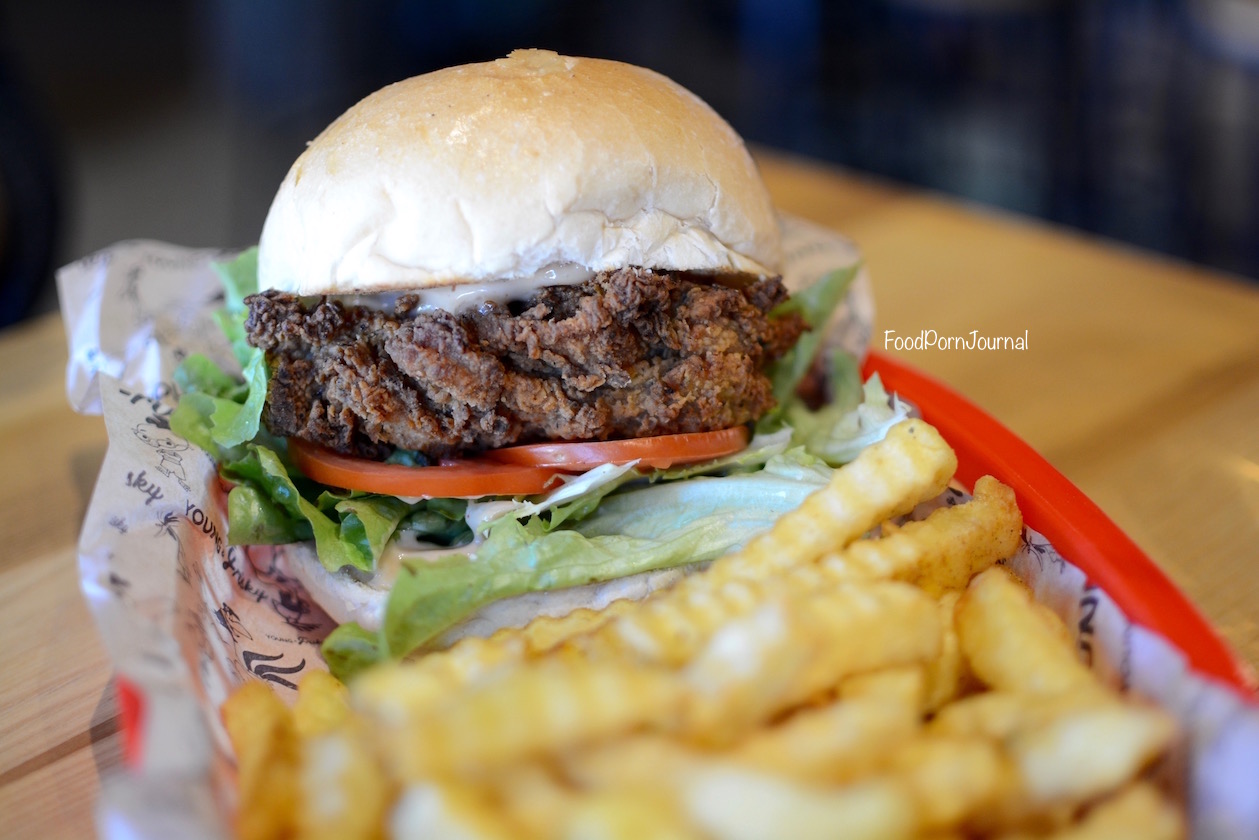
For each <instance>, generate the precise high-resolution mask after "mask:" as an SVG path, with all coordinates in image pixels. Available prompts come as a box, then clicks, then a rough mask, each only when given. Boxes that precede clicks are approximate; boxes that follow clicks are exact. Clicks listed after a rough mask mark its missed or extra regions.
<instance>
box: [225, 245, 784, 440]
mask: <svg viewBox="0 0 1259 840" xmlns="http://www.w3.org/2000/svg"><path fill="white" fill-rule="evenodd" d="M786 297H787V293H786V290H785V289H784V288H783V285H782V282H781V280H780V279H779V278H762V279H756V280H751V281H750V282H747V283H745V284H742V285H738V286H736V285H721V284H718V283H715V282H713V278H711V277H710V276H707V275H696V274H688V273H683V272H672V273H671V272H657V271H650V270H646V269H637V268H629V269H621V270H617V271H609V272H603V273H600V274H597V275H595V276H594V277H593V278H592V279H590V280H588V281H585V282H582V283H579V284H575V285H560V286H548V287H544V288H541V289H539V290H538V291H537V292H536V293H535V294H533V295H532V296H531V297H529V298H527V299H526V300H523V301H517V302H512V303H506V304H499V303H486V304H483V305H481V306H479V307H476V308H472V309H468V310H466V311H462V312H455V313H452V312H447V311H444V310H438V309H431V308H424V307H422V306H421V305H420V304H421V297H420V296H418V295H403V296H401V297H399V298H398V299H397V300H396V301H395V302H394V305H393V306H392V307H391V308H390V309H387V310H386V309H377V308H371V307H364V306H354V305H345V304H343V303H341V302H339V301H337V300H334V299H329V298H316V299H309V298H307V299H303V298H300V297H297V296H295V295H292V294H288V293H284V292H277V291H267V292H263V293H261V294H257V295H253V296H251V297H249V298H248V299H247V300H246V303H247V304H248V306H249V317H248V320H247V322H246V330H247V334H248V338H249V342H250V343H251V344H252V345H254V346H255V347H258V348H260V349H261V350H263V351H264V352H265V353H266V357H267V364H268V368H269V369H270V372H271V373H270V384H269V387H268V391H267V404H266V409H265V412H264V418H265V421H266V423H267V426H268V427H269V428H270V430H271V431H272V432H273V433H275V434H278V435H284V436H291V437H298V438H302V439H304V440H308V441H311V442H313V443H317V444H320V445H322V446H325V447H328V448H329V449H333V450H335V451H337V452H342V453H345V454H350V455H356V456H359V457H364V458H373V459H383V458H385V457H388V456H389V455H390V454H391V453H392V452H393V451H395V450H396V449H403V450H411V451H415V452H418V453H420V454H422V455H423V456H425V457H427V458H430V459H439V458H446V457H451V456H458V455H469V454H475V453H476V452H479V451H483V450H486V449H495V448H499V447H504V446H510V445H513V444H520V443H532V442H537V441H550V440H608V439H615V438H636V437H646V436H651V435H662V434H674V433H684V432H705V431H714V430H718V429H724V428H729V427H732V426H738V425H741V424H745V423H749V422H752V421H754V420H756V419H757V418H759V417H760V416H762V415H763V414H764V413H765V412H767V411H768V410H769V409H770V408H772V407H773V405H774V399H773V395H772V391H771V384H770V380H769V378H768V377H767V376H766V375H765V372H764V371H765V367H766V365H768V364H769V363H771V362H773V361H774V360H776V359H778V358H779V357H781V356H782V355H783V354H784V353H786V352H787V351H788V350H789V349H790V348H791V347H792V346H793V345H794V344H795V343H796V340H797V339H798V338H799V336H800V333H801V332H802V330H803V329H804V328H805V327H804V322H803V320H802V319H801V317H800V316H799V315H798V314H794V313H793V314H790V315H785V316H782V317H771V315H770V312H771V310H772V309H773V308H774V307H775V306H777V305H778V304H779V303H781V302H782V301H784V300H785V299H786Z"/></svg>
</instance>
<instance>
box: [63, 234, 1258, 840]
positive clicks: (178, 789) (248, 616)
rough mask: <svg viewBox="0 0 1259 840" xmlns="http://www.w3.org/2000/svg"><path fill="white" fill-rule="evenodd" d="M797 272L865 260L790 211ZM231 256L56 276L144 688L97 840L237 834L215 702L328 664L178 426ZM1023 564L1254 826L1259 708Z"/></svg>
mask: <svg viewBox="0 0 1259 840" xmlns="http://www.w3.org/2000/svg"><path fill="white" fill-rule="evenodd" d="M782 221H783V232H784V246H785V247H784V252H785V256H786V261H785V270H784V281H785V282H786V284H787V286H788V288H801V287H804V286H807V285H809V284H810V283H812V282H813V281H814V280H816V279H817V278H818V277H820V276H822V275H823V274H825V273H827V272H829V271H832V270H834V269H837V268H843V267H846V266H851V265H853V264H854V263H856V262H857V261H858V258H859V257H858V252H857V249H856V248H855V247H854V246H853V244H852V243H851V242H849V241H848V240H846V239H844V238H842V237H840V236H838V235H837V234H835V233H833V232H831V231H828V230H825V229H823V228H819V227H816V226H814V225H811V224H809V223H807V222H804V221H801V220H798V219H794V218H790V217H784V218H783V220H782ZM231 256H233V254H232V253H230V252H224V251H218V250H192V249H186V248H180V247H176V246H172V245H166V244H162V243H157V242H147V241H134V242H123V243H119V244H118V245H115V246H113V247H110V248H107V249H105V250H104V251H101V252H99V253H97V254H94V255H92V256H90V257H87V258H85V259H83V260H80V261H79V262H76V263H74V264H72V265H69V266H67V267H65V268H64V269H62V270H61V271H60V272H59V274H58V278H57V280H58V285H59V289H60V297H61V301H62V312H63V316H64V320H65V326H66V332H67V336H68V340H69V344H70V363H69V367H68V370H67V374H66V389H67V393H68V396H69V399H70V402H71V404H72V405H73V407H74V408H75V409H76V410H77V411H80V412H85V413H101V414H103V415H104V420H105V425H106V428H107V431H108V434H109V448H108V451H107V453H106V456H105V461H104V463H103V465H102V467H101V472H100V476H99V478H98V479H97V484H96V488H95V491H94V492H93V495H92V500H91V504H90V505H89V508H88V512H87V516H86V519H85V521H84V523H83V531H82V535H81V537H80V541H79V566H80V573H81V581H82V587H83V592H84V594H85V596H86V597H87V600H88V603H89V606H90V608H91V609H92V612H93V613H94V615H95V617H96V621H97V624H98V626H99V628H100V633H101V636H102V638H103V640H104V644H105V647H106V649H107V650H108V652H109V655H110V657H111V658H112V659H113V662H114V664H115V668H116V670H117V676H118V678H119V681H120V684H123V685H125V686H127V687H128V690H129V691H130V692H132V694H130V695H129V697H128V705H129V706H134V709H135V711H136V712H137V713H136V714H135V715H134V718H135V719H134V721H133V730H132V731H131V732H129V733H128V734H129V736H130V743H131V744H133V745H135V749H134V750H132V756H131V761H130V762H129V764H130V766H129V767H128V768H126V769H125V770H123V771H119V772H118V773H116V774H114V775H113V776H111V777H109V778H106V779H105V780H103V785H102V794H101V801H100V803H99V807H98V826H99V830H100V833H101V835H102V836H105V837H119V838H122V837H127V838H169V837H186V838H217V837H226V836H227V835H228V826H227V814H228V813H230V808H231V804H232V798H233V790H232V786H231V781H230V779H231V773H230V767H231V749H230V745H229V743H228V740H227V738H226V735H225V733H224V731H223V728H222V725H221V723H220V720H219V715H218V707H219V704H220V703H221V702H222V701H223V700H224V699H225V698H226V697H227V695H228V694H229V693H230V692H231V691H232V690H233V689H234V688H235V687H236V686H238V685H240V684H241V683H243V682H244V681H246V680H265V681H267V682H269V683H270V684H271V685H272V687H273V688H274V689H275V690H276V691H277V692H278V693H279V694H280V695H281V696H284V697H289V698H291V697H292V696H293V692H294V690H295V687H296V685H297V684H298V682H299V681H300V680H301V677H302V675H303V674H304V673H305V672H306V671H309V670H311V669H322V668H324V667H325V666H324V664H323V661H322V659H321V658H320V654H319V644H320V642H321V641H322V640H323V638H324V637H325V636H326V635H327V634H328V633H329V632H330V631H331V630H332V628H333V627H334V626H335V625H334V622H333V621H332V619H331V618H329V617H328V616H327V615H326V614H325V613H324V612H323V610H321V609H320V608H319V607H318V606H317V605H316V604H315V603H314V602H313V601H312V600H311V598H310V596H309V594H308V593H307V591H306V589H305V588H304V586H303V585H302V583H301V581H300V580H299V579H298V577H297V576H296V575H295V574H294V573H293V571H292V568H293V567H292V566H291V565H290V561H292V560H293V559H294V558H293V557H291V556H290V555H291V554H294V553H298V552H303V551H309V549H307V548H302V547H298V548H287V547H283V546H281V547H254V548H248V549H247V548H245V547H242V546H235V545H232V544H231V543H230V542H229V540H228V534H227V507H226V496H225V494H224V493H223V491H222V489H221V487H220V485H219V481H218V477H217V473H216V470H215V465H214V463H213V462H212V460H211V459H210V457H209V456H208V455H207V454H206V453H204V452H202V451H201V450H199V449H197V448H196V447H193V446H191V445H190V444H189V443H187V442H186V441H184V440H182V439H180V438H179V437H178V436H176V435H174V434H173V433H172V432H171V431H170V428H169V422H168V418H169V416H170V413H171V411H172V410H173V407H174V404H175V401H176V399H177V396H178V395H177V389H176V387H175V385H174V383H173V373H174V371H175V368H176V367H177V366H178V365H179V363H180V362H181V361H182V360H183V359H184V358H186V357H187V356H188V355H190V354H193V353H202V354H205V355H207V356H209V357H210V358H212V359H214V360H215V361H216V362H218V363H219V364H220V365H221V366H223V367H224V368H225V369H228V370H233V369H238V368H237V366H236V363H235V361H234V359H233V358H232V355H231V352H230V350H229V348H228V346H227V344H226V342H225V340H224V339H223V337H222V336H221V334H220V332H219V329H218V327H217V325H216V324H215V322H214V320H213V317H212V313H213V311H214V310H215V309H216V308H218V307H219V306H221V305H222V302H223V293H222V290H221V289H220V287H219V283H218V279H217V277H216V276H215V274H214V272H213V270H212V269H211V263H212V262H213V261H215V260H220V259H227V258H230V257H231ZM872 322H873V304H872V296H871V293H870V285H869V280H868V278H867V276H866V273H865V271H864V270H862V271H860V272H859V273H858V277H857V280H856V281H855V283H854V284H853V286H852V287H851V288H850V291H849V294H848V297H847V298H846V300H845V301H844V304H843V305H842V306H841V308H840V311H839V312H838V313H837V314H836V317H835V318H834V319H833V320H832V322H831V323H830V324H829V326H828V331H827V336H826V346H827V347H828V348H830V349H834V348H842V349H844V350H846V351H847V352H849V353H850V354H852V355H853V356H856V357H858V358H860V357H861V356H863V355H864V352H865V348H866V346H867V344H868V341H869V336H870V329H871V324H872ZM1008 565H1009V567H1010V568H1011V569H1012V570H1014V571H1015V572H1016V573H1017V574H1018V575H1019V576H1020V577H1022V578H1023V579H1024V580H1026V581H1027V582H1029V583H1030V584H1031V586H1032V588H1033V590H1034V592H1035V594H1036V597H1037V598H1038V599H1039V600H1041V601H1042V602H1044V603H1046V604H1048V605H1049V606H1050V607H1051V608H1053V609H1054V610H1055V611H1056V612H1057V613H1058V614H1059V615H1061V616H1062V617H1063V619H1064V620H1065V621H1066V624H1067V626H1068V627H1069V628H1073V629H1074V631H1075V632H1076V633H1077V636H1078V637H1079V640H1080V643H1081V645H1082V646H1085V647H1087V649H1088V650H1089V651H1090V652H1091V657H1090V661H1091V665H1092V667H1093V669H1094V670H1095V671H1097V672H1098V673H1099V674H1100V675H1101V676H1102V677H1103V679H1104V680H1105V681H1106V682H1108V683H1110V684H1112V685H1115V686H1117V687H1119V688H1120V689H1122V690H1125V691H1129V692H1132V693H1135V694H1139V695H1142V696H1144V697H1148V698H1150V699H1152V700H1154V701H1155V702H1157V703H1159V704H1161V705H1162V706H1164V707H1165V708H1166V709H1168V710H1169V711H1170V712H1171V713H1172V714H1174V715H1175V716H1176V718H1177V719H1178V720H1179V721H1180V722H1181V725H1182V727H1183V730H1184V732H1185V733H1186V738H1185V739H1184V743H1183V745H1182V747H1181V749H1180V750H1179V751H1178V753H1177V754H1176V755H1175V756H1174V757H1173V761H1171V762H1170V763H1169V768H1165V771H1166V772H1169V773H1170V774H1171V775H1173V776H1175V777H1176V778H1177V782H1178V784H1179V787H1180V789H1181V790H1183V791H1184V796H1185V800H1186V805H1187V808H1188V813H1189V817H1190V821H1191V824H1192V826H1193V830H1194V836H1196V837H1212V838H1215V837H1219V838H1242V837H1251V838H1253V837H1259V795H1257V794H1256V791H1259V711H1257V710H1256V707H1254V706H1252V705H1249V704H1247V702H1246V701H1245V700H1244V699H1243V698H1241V697H1239V696H1238V695H1237V694H1236V693H1235V692H1234V691H1232V690H1231V689H1229V688H1228V687H1225V686H1221V685H1218V684H1215V683H1212V682H1211V681H1209V680H1206V679H1203V678H1201V677H1199V676H1198V675H1195V674H1194V673H1192V672H1191V671H1190V670H1189V669H1188V668H1187V666H1186V661H1185V658H1184V656H1183V655H1182V654H1181V653H1180V652H1178V651H1177V650H1175V649H1174V648H1173V647H1172V646H1171V645H1169V644H1168V643H1167V642H1165V641H1164V640H1163V639H1161V638H1159V637H1158V636H1155V635H1154V634H1152V633H1150V632H1147V631H1145V630H1144V629H1142V628H1141V627H1138V626H1135V625H1133V624H1131V623H1130V622H1128V621H1127V620H1126V619H1125V618H1124V616H1123V615H1122V614H1121V613H1120V611H1119V610H1118V609H1117V608H1116V607H1115V605H1114V604H1113V603H1112V602H1111V600H1110V599H1109V598H1108V597H1107V596H1106V595H1105V593H1102V592H1100V591H1098V590H1097V589H1096V588H1094V587H1092V586H1090V584H1089V582H1088V580H1086V579H1085V577H1084V575H1083V574H1082V573H1081V572H1080V571H1079V570H1078V569H1077V568H1075V567H1074V566H1072V565H1071V564H1070V563H1069V562H1067V560H1064V559H1063V558H1062V557H1061V556H1059V555H1058V553H1057V552H1056V551H1055V550H1054V548H1053V547H1052V546H1051V545H1049V544H1048V543H1047V542H1046V541H1045V540H1044V539H1043V538H1042V537H1041V536H1040V535H1038V534H1036V533H1034V532H1028V533H1027V534H1026V536H1025V541H1024V544H1023V546H1022V547H1021V549H1020V551H1019V553H1018V554H1017V555H1016V556H1015V557H1014V558H1013V559H1012V560H1010V561H1009V563H1008ZM678 574H680V572H666V573H657V574H655V575H648V576H646V577H643V578H642V579H641V580H631V581H614V582H610V583H607V584H599V585H592V586H587V587H581V588H579V589H577V590H573V591H570V592H567V593H564V594H563V595H560V596H558V597H557V596H552V597H548V598H541V599H540V598H538V597H537V596H523V597H522V598H521V599H518V600H517V601H516V603H503V604H499V605H497V606H495V607H493V608H491V609H489V610H487V611H486V612H485V613H484V614H482V615H479V616H476V617H474V618H473V619H472V620H470V621H469V622H468V623H466V624H465V626H464V628H463V632H477V633H487V632H490V631H492V629H494V628H495V627H497V626H500V625H502V624H520V623H523V622H524V621H526V620H527V619H528V617H529V616H530V615H532V614H533V613H534V612H536V611H537V610H538V609H539V608H542V606H543V605H542V603H541V602H545V604H544V607H545V608H546V609H549V610H551V611H556V610H559V611H562V610H567V609H573V608H576V607H578V606H600V605H602V604H604V603H607V601H609V600H611V599H613V598H616V597H623V596H625V595H631V596H641V595H643V594H645V593H646V592H647V591H650V590H651V589H653V588H656V587H658V586H662V585H667V584H668V583H669V582H671V581H672V580H673V579H675V578H676V576H677V575H678Z"/></svg>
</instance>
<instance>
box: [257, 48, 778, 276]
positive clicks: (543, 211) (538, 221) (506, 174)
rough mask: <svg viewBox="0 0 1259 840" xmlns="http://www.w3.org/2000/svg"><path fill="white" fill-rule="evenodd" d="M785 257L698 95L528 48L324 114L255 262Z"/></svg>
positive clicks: (349, 267) (755, 181)
mask: <svg viewBox="0 0 1259 840" xmlns="http://www.w3.org/2000/svg"><path fill="white" fill-rule="evenodd" d="M778 260H779V233H778V224H777V220H776V218H775V216H774V212H773V207H772V205H771V204H770V200H769V195H768V193H767V192H766V190H765V186H764V184H763V183H762V182H761V179H760V175H759V174H758V172H757V170H756V166H755V164H754V163H753V162H752V158H751V156H750V155H749V154H748V151H747V148H746V147H745V146H744V145H743V141H742V140H741V139H740V138H739V136H738V135H737V134H736V133H735V132H734V130H733V129H732V128H731V127H730V126H729V125H728V124H727V123H726V122H725V121H724V120H722V119H721V118H720V117H719V116H717V114H716V113H715V112H714V111H713V110H712V109H711V108H709V107H708V105H706V104H705V103H704V102H703V101H702V100H700V99H699V98H698V97H696V96H695V95H694V94H692V93H690V92H689V91H687V90H686V89H685V88H683V87H681V86H679V85H677V84H675V83H674V82H672V81H670V80H669V79H667V78H665V77H664V76H661V75H660V74H658V73H654V72H652V71H650V70H645V69H643V68H641V67H634V66H632V65H628V64H622V63H620V62H615V61H604V60H600V59H592V58H569V57H566V56H560V55H557V54H555V53H553V52H549V51H543V50H517V51H515V52H513V53H512V54H511V55H510V56H508V57H507V58H503V59H499V60H497V61H492V62H488V63H485V64H470V65H465V66H462V67H451V68H448V69H445V70H439V71H437V72H435V73H428V74H426V75H423V76H417V77H415V78H412V79H408V80H406V81H402V82H398V83H397V84H393V85H390V86H389V87H386V88H383V89H381V90H379V91H377V92H376V93H373V94H371V95H370V96H368V97H367V98H366V99H364V100H363V101H361V102H359V103H358V104H357V105H355V106H354V107H352V108H351V109H350V110H348V111H346V112H345V114H343V115H342V116H341V117H340V118H338V119H337V120H336V122H334V123H332V125H330V126H328V128H327V129H325V130H324V131H323V133H322V134H320V135H319V136H318V137H317V138H315V140H314V141H313V142H312V143H311V144H310V146H309V147H308V148H307V149H306V151H305V152H304V153H303V154H302V155H301V157H299V158H298V159H297V161H296V162H295V163H294V164H293V167H292V168H291V169H290V170H289V173H288V175H287V176H286V177H285V179H284V182H283V183H282V184H281V185H280V190H279V192H278V193H277V194H276V197H275V201H274V202H273V203H272V205H271V211H270V212H269V213H268V215H267V221H266V224H265V225H264V226H263V230H262V239H261V242H260V245H259V266H258V271H259V283H260V286H261V287H262V288H264V289H268V288H270V289H279V290H281V291H287V292H293V293H295V294H300V295H310V294H351V293H364V292H382V291H396V290H402V289H423V288H429V287H433V286H441V285H457V284H462V283H478V284H486V283H488V282H492V281H496V280H508V279H512V278H522V277H530V276H534V275H538V274H539V273H540V272H542V271H543V270H544V269H546V268H548V267H552V266H556V265H567V266H576V267H580V268H585V269H588V270H592V271H604V270H610V269H616V268H622V267H626V266H642V267H645V268H657V269H668V270H688V271H706V272H720V273H726V272H742V273H752V274H761V275H767V274H776V273H778V271H777V266H778Z"/></svg>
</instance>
